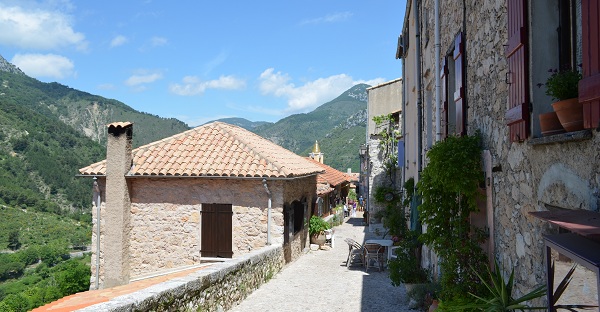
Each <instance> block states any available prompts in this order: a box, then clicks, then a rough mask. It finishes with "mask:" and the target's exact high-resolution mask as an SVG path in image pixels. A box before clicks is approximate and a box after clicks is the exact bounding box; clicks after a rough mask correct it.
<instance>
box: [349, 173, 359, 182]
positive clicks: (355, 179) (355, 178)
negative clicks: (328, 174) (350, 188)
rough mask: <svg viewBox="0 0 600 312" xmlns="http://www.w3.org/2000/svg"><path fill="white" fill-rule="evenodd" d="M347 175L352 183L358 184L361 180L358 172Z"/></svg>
mask: <svg viewBox="0 0 600 312" xmlns="http://www.w3.org/2000/svg"><path fill="white" fill-rule="evenodd" d="M346 175H347V176H348V177H349V178H350V182H358V180H360V173H358V172H351V173H346Z"/></svg>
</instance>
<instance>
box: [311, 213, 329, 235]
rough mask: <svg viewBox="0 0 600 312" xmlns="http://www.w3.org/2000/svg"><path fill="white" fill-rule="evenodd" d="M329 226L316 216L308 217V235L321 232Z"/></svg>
mask: <svg viewBox="0 0 600 312" xmlns="http://www.w3.org/2000/svg"><path fill="white" fill-rule="evenodd" d="M330 228H331V225H330V224H329V223H328V222H327V221H325V220H323V219H321V218H320V217H317V216H312V217H310V220H309V224H308V233H309V234H310V236H314V235H319V234H322V233H323V231H325V230H328V229H330Z"/></svg>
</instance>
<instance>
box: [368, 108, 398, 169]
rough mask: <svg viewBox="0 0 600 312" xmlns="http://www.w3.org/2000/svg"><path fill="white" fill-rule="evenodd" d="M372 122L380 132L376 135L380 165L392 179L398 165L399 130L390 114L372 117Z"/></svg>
mask: <svg viewBox="0 0 600 312" xmlns="http://www.w3.org/2000/svg"><path fill="white" fill-rule="evenodd" d="M373 122H375V125H376V126H377V128H378V129H380V131H379V132H378V133H377V136H378V137H379V151H380V152H381V154H382V156H383V162H382V165H383V167H384V169H385V171H386V173H387V174H388V176H389V177H390V179H391V178H392V177H393V174H394V173H395V170H396V167H397V165H398V149H397V148H396V147H397V146H398V139H397V138H398V136H399V135H400V130H399V129H398V128H397V127H396V126H397V123H396V120H395V119H394V116H393V115H392V114H387V115H380V116H374V117H373Z"/></svg>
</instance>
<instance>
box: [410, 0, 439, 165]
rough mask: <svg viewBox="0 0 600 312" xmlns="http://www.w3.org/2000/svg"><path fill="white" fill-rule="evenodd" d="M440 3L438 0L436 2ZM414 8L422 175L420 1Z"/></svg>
mask: <svg viewBox="0 0 600 312" xmlns="http://www.w3.org/2000/svg"><path fill="white" fill-rule="evenodd" d="M436 1H438V0H436ZM413 7H414V8H415V25H416V27H415V37H416V40H415V43H416V46H415V51H416V52H415V59H416V62H415V63H416V64H415V76H417V77H416V78H417V79H415V80H416V81H417V150H418V155H417V171H418V174H419V175H420V174H421V169H422V168H421V166H422V162H423V97H422V96H421V85H422V82H421V23H420V19H419V14H420V13H419V7H418V1H417V0H413Z"/></svg>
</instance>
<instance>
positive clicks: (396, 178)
mask: <svg viewBox="0 0 600 312" xmlns="http://www.w3.org/2000/svg"><path fill="white" fill-rule="evenodd" d="M402 85H403V84H402V79H400V78H399V79H395V80H391V81H388V82H384V83H382V84H379V85H376V86H373V87H370V88H368V89H367V96H368V101H367V138H366V139H367V142H366V150H365V151H364V153H365V154H364V156H361V162H362V164H361V172H362V173H363V174H364V175H366V182H367V183H366V194H368V196H366V211H368V214H367V215H368V220H367V222H368V223H369V224H370V223H373V222H377V223H380V221H377V220H376V219H375V218H373V216H374V215H375V214H376V213H377V212H378V211H381V210H383V209H384V206H383V205H381V204H378V203H376V202H375V200H374V198H373V194H374V192H375V191H376V189H377V187H378V186H396V187H397V188H399V187H401V186H402V178H401V176H402V171H401V170H397V165H393V166H391V167H390V166H388V167H387V169H386V162H387V160H388V159H389V157H390V156H394V157H395V156H398V146H396V145H395V146H386V147H385V148H382V147H381V145H380V143H381V141H382V137H381V135H380V133H381V131H388V132H390V133H392V135H394V136H396V137H398V138H399V137H400V136H401V129H402V125H403V119H404V118H403V116H402V115H403V114H402V105H401V104H402ZM384 115H385V116H387V115H390V116H391V117H392V118H391V119H390V120H387V121H384V122H383V123H381V124H377V123H375V121H374V120H373V117H377V116H384ZM401 144H402V141H401ZM361 153H362V151H361ZM400 156H402V155H400ZM399 163H403V161H402V160H401V159H400V161H399Z"/></svg>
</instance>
